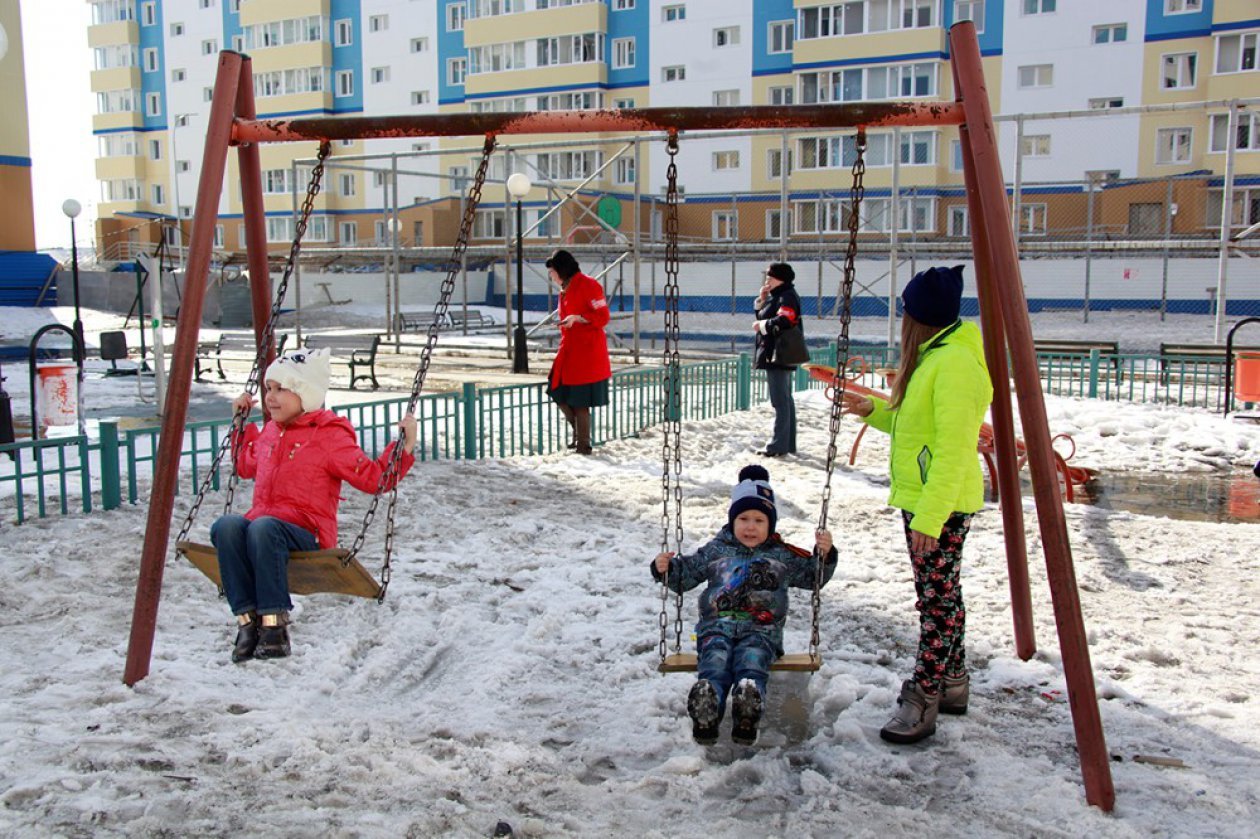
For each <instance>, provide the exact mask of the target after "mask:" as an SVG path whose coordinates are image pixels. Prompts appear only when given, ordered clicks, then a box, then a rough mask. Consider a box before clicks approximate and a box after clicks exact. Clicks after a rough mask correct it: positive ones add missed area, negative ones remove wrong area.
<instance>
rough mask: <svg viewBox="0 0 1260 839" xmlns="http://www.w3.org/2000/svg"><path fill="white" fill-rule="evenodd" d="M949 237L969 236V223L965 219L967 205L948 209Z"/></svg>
mask: <svg viewBox="0 0 1260 839" xmlns="http://www.w3.org/2000/svg"><path fill="white" fill-rule="evenodd" d="M947 235H949V236H958V237H963V238H966V237H968V236H970V235H971V222H970V220H969V219H968V217H967V205H966V204H956V205H954V206H952V207H950V208H949V232H948V234H947Z"/></svg>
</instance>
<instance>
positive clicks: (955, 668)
mask: <svg viewBox="0 0 1260 839" xmlns="http://www.w3.org/2000/svg"><path fill="white" fill-rule="evenodd" d="M901 515H902V518H903V520H904V522H905V530H906V547H907V548H909V545H910V533H911V531H910V520H911V519H912V518H914V514H913V513H911V512H909V511H906V510H903V511H902V513H901ZM972 515H973V514H972V513H954V515H952V516H950V517H949V519H948V520H947V521H946V522H945V527H944V528H942V530H941V535H940V537H939V542H938V544H937V547H936V550H934V551H930V552H927V553H914V552H913V551H911V553H910V561H911V563H912V564H913V566H914V591H915V594H916V596H917V599H916V600H915V604H914V605H915V608H916V609H918V610H919V654H918V657H917V658H916V659H915V663H914V680H915V681H916V682H918V683H919V686H920V687H922V688H923V692H924V693H926V694H929V695H931V694H934V693H937V692H938V691H939V690H940V686H941V681H942V679H944V678H945V677H946V676H961V675H963V674H964V673H966V672H967V658H966V652H965V650H964V649H963V641H964V636H965V634H966V624H967V613H966V611H965V610H964V609H963V593H962V580H961V579H960V576H959V574H960V572H961V570H962V549H963V542H964V541H966V539H967V531H968V529H970V527H971V517H972Z"/></svg>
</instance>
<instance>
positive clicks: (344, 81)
mask: <svg viewBox="0 0 1260 839" xmlns="http://www.w3.org/2000/svg"><path fill="white" fill-rule="evenodd" d="M335 95H336V96H354V71H353V70H338V71H337V87H336V91H335Z"/></svg>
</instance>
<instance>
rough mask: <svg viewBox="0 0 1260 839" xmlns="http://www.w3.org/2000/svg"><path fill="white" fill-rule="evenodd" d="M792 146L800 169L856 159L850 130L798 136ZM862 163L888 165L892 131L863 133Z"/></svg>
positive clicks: (845, 165) (839, 164)
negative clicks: (799, 137) (841, 133)
mask: <svg viewBox="0 0 1260 839" xmlns="http://www.w3.org/2000/svg"><path fill="white" fill-rule="evenodd" d="M924 133H929V134H930V133H931V132H924ZM908 139H909V135H906V136H903V137H902V141H903V143H904V142H905V141H906V140H908ZM796 150H797V156H796V157H795V158H793V160H794V161H795V163H794V165H795V167H796V168H800V169H837V168H845V169H847V168H849V167H850V166H852V165H853V162H854V161H855V160H857V140H856V137H855V136H854V135H852V134H847V135H844V136H839V137H802V138H801V139H799V140H797V143H796ZM789 162H790V163H791V162H792V161H789ZM866 165H867V167H868V168H869V167H873V166H891V165H892V134H871V135H869V136H868V137H867V139H866ZM802 229H803V228H802Z"/></svg>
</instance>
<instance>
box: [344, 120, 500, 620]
mask: <svg viewBox="0 0 1260 839" xmlns="http://www.w3.org/2000/svg"><path fill="white" fill-rule="evenodd" d="M494 147H495V135H493V134H487V135H486V142H485V146H484V147H483V148H482V150H481V163H480V165H479V166H478V167H477V174H476V175H475V176H474V177H473V182H472V185H471V186H470V187H469V189H468V200H467V201H465V202H464V217H463V219H462V220H461V222H460V227H459V235H458V236H457V237H456V239H455V246H454V247H453V248H452V249H451V257H450V262H449V267H448V269H447V272H446V278H445V279H443V280H442V286H441V293H440V294H439V296H438V302H437V305H436V306H435V307H434V310H433V311H434V315H435V317H434V318H433V320H432V321H430V323H429V333H428V339H427V340H426V341H425V345H424V348H423V349H422V350H421V352H420V364H419V366H418V367H417V368H416V374H415V377H414V378H413V380H412V383H411V398H410V399H409V400H408V402H407V408H406V410H405V411H404V412H403V415H404V416H405V415H406V414H409V413H415V411H416V406H417V405H418V404H419V402H420V394H421V392H422V391H423V390H424V380H425V377H426V376H427V375H428V372H429V363H430V361H431V359H432V358H433V349H434V347H435V346H436V345H437V340H438V326H439V324H441V323H442V322H444V321H445V320H446V314H447V311H448V310H449V309H450V305H451V296H452V295H453V294H454V293H455V278H456V277H457V276H458V275H459V272H460V268H461V266H462V264H463V258H464V252H465V251H467V250H468V238H469V235H470V232H471V231H472V226H473V221H474V220H475V219H476V217H477V206H478V205H479V204H480V203H481V189H482V187H483V186H484V185H485V181H486V172H487V170H488V169H489V166H490V156H491V155H492V154H493V153H494ZM402 453H403V447H402V441H401V440H400V441H398V445H395V446H394V448H393V450H392V451H391V452H390V458H389V463H388V465H387V466H386V468H385V470H384V471H383V472H382V473H381V479H380V482H379V483H378V484H377V485H376V492H375V493H373V495H372V502H371V504H369V505H368V510H367V513H366V514H365V515H364V517H363V527H362V528H361V529H360V530H359V533H358V535H357V536H355V538H354V544H353V545H352V546H351V547H350V553H349V554H348V555H347V556H346V558H345V559H343V560H342V561H341V562H342V564H343V565H348V564H349V563H350V562H351V561H352V560H353V559H354V557H355V556H357V555H358V553H359V549H360V548H362V547H363V542H364V540H366V539H367V532H368V529H369V528H370V527H371V524H372V520H373V519H374V518H376V508H377V506H378V505H379V504H380V500H381V495H382V494H383V493H384V492H385V487H387V486H388V487H390V490H389V505H388V507H387V510H386V514H385V558H384V560H383V561H382V564H381V578H380V583H381V590H380V592H379V593H378V594H377V595H376V599H377V601H378V602H379V601H383V600H384V599H385V592H386V590H387V589H388V588H389V581H390V579H391V577H392V576H393V570H392V566H391V561H392V558H393V555H394V538H395V537H394V513H395V510H396V509H397V507H398V480H397V475H398V469H399V464H400V463H401V461H402Z"/></svg>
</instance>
